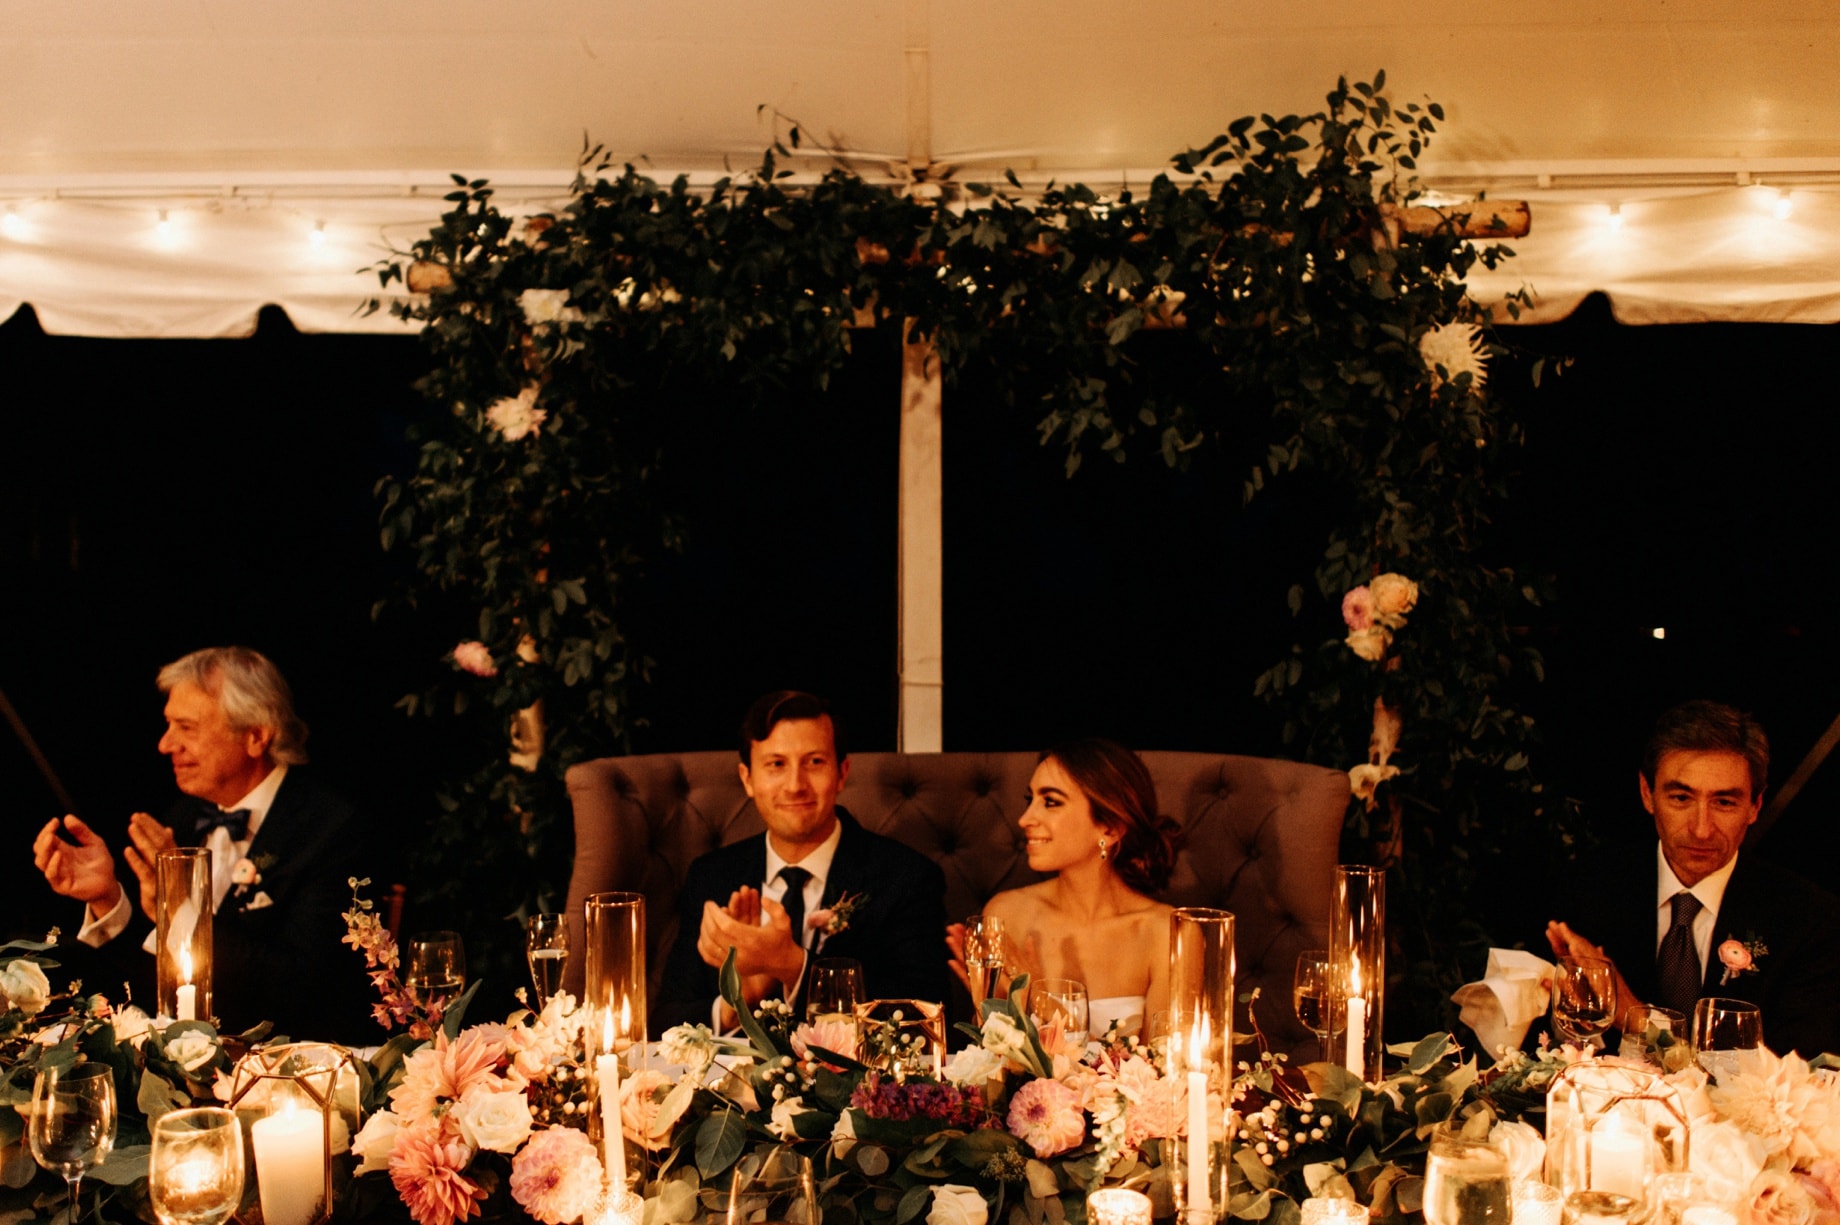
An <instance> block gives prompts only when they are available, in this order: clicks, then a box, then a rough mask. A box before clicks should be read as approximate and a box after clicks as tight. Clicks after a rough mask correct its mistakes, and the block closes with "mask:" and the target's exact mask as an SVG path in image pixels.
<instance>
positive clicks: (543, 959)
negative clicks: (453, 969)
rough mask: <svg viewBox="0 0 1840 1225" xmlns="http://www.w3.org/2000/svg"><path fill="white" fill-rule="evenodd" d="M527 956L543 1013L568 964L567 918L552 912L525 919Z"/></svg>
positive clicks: (538, 1003) (557, 988)
mask: <svg viewBox="0 0 1840 1225" xmlns="http://www.w3.org/2000/svg"><path fill="white" fill-rule="evenodd" d="M524 955H525V957H526V958H528V959H529V961H530V981H531V985H532V986H534V987H535V988H536V991H537V1011H538V1012H541V1011H543V1007H544V1005H546V1004H548V1003H549V1002H550V1001H551V1000H552V999H554V998H555V997H556V995H557V993H558V992H560V991H561V990H562V975H563V971H564V970H566V969H567V968H568V964H569V925H568V920H567V919H566V918H565V917H564V916H563V915H559V914H549V913H544V914H533V915H531V916H530V917H529V918H527V919H525V920H524ZM464 975H465V971H464V969H463V970H462V977H464Z"/></svg>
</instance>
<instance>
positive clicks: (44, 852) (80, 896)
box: [32, 816, 121, 919]
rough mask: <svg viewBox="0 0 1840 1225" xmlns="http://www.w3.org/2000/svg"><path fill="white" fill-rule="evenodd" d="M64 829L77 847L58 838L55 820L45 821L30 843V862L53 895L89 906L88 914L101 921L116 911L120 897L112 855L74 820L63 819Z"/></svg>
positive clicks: (106, 845) (90, 831)
mask: <svg viewBox="0 0 1840 1225" xmlns="http://www.w3.org/2000/svg"><path fill="white" fill-rule="evenodd" d="M63 826H64V828H65V829H67V830H69V831H70V836H71V837H73V838H75V839H76V840H77V841H76V845H75V846H72V845H71V844H70V843H68V842H66V841H64V839H63V838H62V837H60V836H59V834H58V822H57V821H56V820H52V821H49V822H46V824H45V828H43V829H41V830H39V831H38V837H37V838H35V839H33V841H32V862H33V864H34V865H35V866H36V867H37V868H38V870H39V871H40V872H43V873H44V874H45V881H46V883H48V884H49V885H50V886H51V889H52V891H53V892H55V893H58V894H61V895H63V896H64V897H68V898H75V899H76V900H77V901H79V902H86V903H88V904H89V908H90V913H91V914H93V915H94V916H95V917H96V918H98V919H100V918H102V917H104V916H105V915H107V914H108V913H109V911H111V910H113V909H115V904H116V902H117V901H118V900H119V899H120V897H121V886H120V885H119V884H117V883H116V880H115V856H113V855H112V854H110V853H109V848H108V844H107V843H105V842H104V841H103V840H102V838H101V836H100V835H99V834H97V833H96V831H95V830H93V829H91V828H90V827H89V826H87V825H85V824H84V823H83V822H82V821H81V820H79V819H78V818H77V817H75V816H67V817H65V818H64V821H63Z"/></svg>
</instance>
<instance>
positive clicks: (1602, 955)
mask: <svg viewBox="0 0 1840 1225" xmlns="http://www.w3.org/2000/svg"><path fill="white" fill-rule="evenodd" d="M1546 942H1547V943H1548V944H1550V945H1551V946H1552V951H1553V956H1554V957H1557V958H1559V959H1560V960H1561V961H1578V960H1580V959H1582V958H1587V957H1594V958H1596V959H1597V960H1599V961H1608V962H1610V967H1611V969H1613V970H1616V1019H1615V1023H1616V1024H1618V1025H1621V1024H1622V1019H1623V1015H1624V1014H1625V1013H1627V1012H1628V1011H1629V1010H1630V1009H1631V1008H1634V1007H1636V1006H1638V1005H1640V1004H1641V1003H1642V1001H1641V1000H1639V999H1637V998H1636V996H1635V993H1634V992H1633V991H1631V990H1630V989H1629V984H1628V983H1627V982H1625V981H1624V980H1623V972H1622V971H1621V970H1620V969H1616V962H1615V961H1614V960H1613V959H1612V958H1611V956H1610V954H1608V953H1606V952H1605V951H1604V948H1603V946H1602V945H1601V944H1592V943H1591V942H1590V941H1589V940H1587V939H1585V938H1584V937H1583V936H1581V935H1579V934H1578V933H1577V932H1575V931H1573V930H1572V928H1571V924H1569V923H1564V922H1561V921H1559V920H1558V919H1554V920H1552V921H1551V922H1549V923H1548V924H1547V925H1546ZM1544 985H1545V986H1546V988H1547V989H1548V990H1551V989H1552V984H1551V983H1550V982H1548V983H1546V984H1544Z"/></svg>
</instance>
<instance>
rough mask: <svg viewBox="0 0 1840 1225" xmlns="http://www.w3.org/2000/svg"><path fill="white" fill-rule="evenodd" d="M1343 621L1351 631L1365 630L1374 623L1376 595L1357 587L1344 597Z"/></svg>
mask: <svg viewBox="0 0 1840 1225" xmlns="http://www.w3.org/2000/svg"><path fill="white" fill-rule="evenodd" d="M1342 620H1343V621H1346V622H1347V623H1348V628H1349V629H1351V630H1364V629H1366V628H1367V627H1368V626H1370V625H1372V624H1373V623H1374V593H1373V592H1371V591H1369V590H1368V589H1367V588H1366V587H1356V588H1355V589H1354V590H1353V591H1350V592H1349V593H1348V594H1347V595H1345V596H1343V597H1342Z"/></svg>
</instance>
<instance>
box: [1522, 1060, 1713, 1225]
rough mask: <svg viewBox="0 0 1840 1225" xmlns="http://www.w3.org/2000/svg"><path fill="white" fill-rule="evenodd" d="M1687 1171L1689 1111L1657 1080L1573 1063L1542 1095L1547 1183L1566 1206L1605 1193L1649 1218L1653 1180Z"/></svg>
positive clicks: (1674, 1091)
mask: <svg viewBox="0 0 1840 1225" xmlns="http://www.w3.org/2000/svg"><path fill="white" fill-rule="evenodd" d="M1686 1168H1687V1112H1686V1108H1685V1105H1684V1103H1683V1102H1682V1101H1681V1099H1680V1093H1679V1091H1678V1090H1677V1089H1675V1088H1674V1086H1672V1085H1670V1084H1668V1083H1667V1082H1666V1081H1665V1080H1663V1079H1662V1078H1661V1077H1660V1076H1657V1075H1655V1074H1654V1073H1652V1072H1648V1071H1644V1070H1643V1069H1641V1068H1633V1067H1624V1066H1620V1065H1612V1064H1603V1063H1576V1064H1573V1065H1572V1066H1571V1067H1568V1068H1566V1069H1565V1070H1564V1071H1563V1072H1561V1073H1559V1075H1558V1076H1557V1077H1555V1078H1554V1080H1553V1083H1552V1087H1551V1088H1550V1089H1548V1090H1547V1093H1546V1181H1547V1182H1549V1183H1551V1184H1553V1185H1554V1186H1556V1187H1558V1188H1559V1189H1560V1190H1561V1191H1563V1192H1564V1193H1565V1195H1566V1197H1567V1202H1568V1204H1569V1202H1570V1200H1571V1199H1572V1198H1573V1197H1574V1196H1575V1195H1576V1193H1579V1192H1586V1191H1589V1192H1607V1193H1610V1194H1612V1195H1618V1196H1626V1197H1628V1198H1630V1199H1633V1200H1635V1201H1636V1203H1637V1205H1638V1211H1637V1215H1638V1216H1640V1217H1646V1216H1647V1215H1648V1214H1649V1212H1650V1210H1651V1209H1652V1208H1653V1207H1654V1200H1655V1198H1656V1196H1655V1180H1656V1179H1657V1178H1658V1177H1659V1176H1661V1175H1663V1174H1671V1173H1681V1172H1683V1171H1685V1170H1686ZM1593 1211H1596V1209H1593ZM1567 1215H1568V1219H1569V1216H1570V1208H1569V1207H1568V1208H1567Z"/></svg>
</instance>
